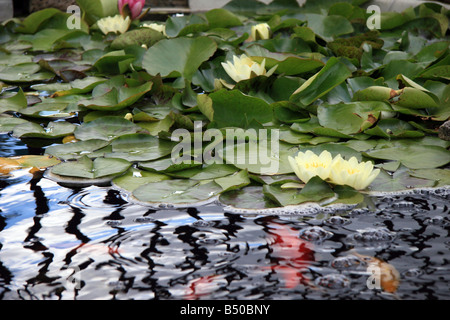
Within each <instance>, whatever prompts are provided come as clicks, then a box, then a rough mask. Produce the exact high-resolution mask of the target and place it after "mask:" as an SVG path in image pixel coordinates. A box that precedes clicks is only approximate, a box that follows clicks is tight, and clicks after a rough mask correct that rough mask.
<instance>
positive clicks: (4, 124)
mask: <svg viewBox="0 0 450 320" xmlns="http://www.w3.org/2000/svg"><path fill="white" fill-rule="evenodd" d="M27 122H28V121H27V120H25V119H21V118H15V117H3V116H1V117H0V133H7V132H10V131H12V130H13V129H14V128H15V127H16V126H18V125H20V124H24V123H27Z"/></svg>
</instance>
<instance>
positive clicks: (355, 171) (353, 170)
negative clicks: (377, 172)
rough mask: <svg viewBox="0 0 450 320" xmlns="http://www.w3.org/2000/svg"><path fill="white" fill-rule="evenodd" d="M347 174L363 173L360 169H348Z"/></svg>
mask: <svg viewBox="0 0 450 320" xmlns="http://www.w3.org/2000/svg"><path fill="white" fill-rule="evenodd" d="M347 172H348V174H355V173H359V172H361V171H360V170H358V169H347Z"/></svg>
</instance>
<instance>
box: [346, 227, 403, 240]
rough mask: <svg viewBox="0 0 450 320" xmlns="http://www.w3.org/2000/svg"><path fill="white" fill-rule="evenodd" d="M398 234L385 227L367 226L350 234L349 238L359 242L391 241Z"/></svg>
mask: <svg viewBox="0 0 450 320" xmlns="http://www.w3.org/2000/svg"><path fill="white" fill-rule="evenodd" d="M395 236H396V234H395V233H394V232H391V231H389V230H388V229H387V228H385V227H379V228H366V229H362V230H357V231H356V232H355V233H353V234H350V235H348V239H349V240H352V241H354V242H357V243H377V242H391V241H393V240H394V239H395Z"/></svg>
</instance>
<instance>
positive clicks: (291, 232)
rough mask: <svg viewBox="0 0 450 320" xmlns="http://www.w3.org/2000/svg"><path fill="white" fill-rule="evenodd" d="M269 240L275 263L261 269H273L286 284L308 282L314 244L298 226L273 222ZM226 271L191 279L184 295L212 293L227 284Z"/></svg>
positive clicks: (191, 296) (286, 286)
mask: <svg viewBox="0 0 450 320" xmlns="http://www.w3.org/2000/svg"><path fill="white" fill-rule="evenodd" d="M268 227H269V237H268V238H267V244H268V245H269V247H270V250H271V253H270V255H271V257H272V259H273V264H272V265H270V266H263V267H261V268H260V270H271V271H272V272H275V273H277V274H279V275H280V276H281V277H282V279H283V282H284V287H285V288H288V289H292V288H295V287H296V286H297V285H299V284H306V285H308V284H309V283H308V279H307V278H305V276H304V274H303V272H304V271H305V270H306V269H307V268H308V267H309V266H310V265H311V263H312V262H313V261H314V248H313V245H312V244H311V243H309V242H307V241H304V240H302V239H300V238H299V236H298V230H296V229H293V228H291V227H289V226H287V225H283V224H278V223H271V224H269V225H268ZM226 284H227V283H226V279H225V278H224V275H209V276H205V277H201V278H197V279H194V280H191V281H190V282H189V284H188V290H187V293H186V295H185V296H184V298H185V299H187V300H195V299H199V298H201V297H205V296H208V295H209V294H211V293H213V292H214V291H216V290H217V289H218V288H219V287H220V286H224V285H226Z"/></svg>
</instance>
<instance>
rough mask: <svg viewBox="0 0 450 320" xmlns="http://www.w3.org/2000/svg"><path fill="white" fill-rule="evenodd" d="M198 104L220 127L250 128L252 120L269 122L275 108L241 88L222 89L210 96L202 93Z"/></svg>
mask: <svg viewBox="0 0 450 320" xmlns="http://www.w3.org/2000/svg"><path fill="white" fill-rule="evenodd" d="M198 104H199V109H200V110H201V112H202V113H203V114H204V115H205V116H206V117H208V119H209V120H211V121H214V123H215V125H216V126H217V127H218V128H222V127H238V128H248V126H249V124H250V123H251V122H252V121H257V122H259V123H267V122H271V121H272V120H273V109H272V107H271V106H270V105H269V104H268V103H267V102H265V101H264V100H262V99H259V98H256V97H251V96H248V95H245V94H243V93H242V92H240V91H239V90H231V91H228V90H226V89H221V90H219V91H217V92H214V93H211V94H210V95H209V96H207V95H200V96H198Z"/></svg>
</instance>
